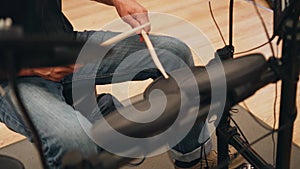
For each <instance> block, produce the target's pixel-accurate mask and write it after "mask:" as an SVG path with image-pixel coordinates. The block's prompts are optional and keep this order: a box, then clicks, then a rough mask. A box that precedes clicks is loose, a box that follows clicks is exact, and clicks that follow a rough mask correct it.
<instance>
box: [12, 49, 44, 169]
mask: <svg viewBox="0 0 300 169" xmlns="http://www.w3.org/2000/svg"><path fill="white" fill-rule="evenodd" d="M6 54H7V55H8V56H7V58H8V59H7V65H8V70H10V75H9V76H8V82H9V86H10V87H11V90H12V97H13V100H14V101H15V104H16V105H15V106H17V107H18V108H19V110H20V113H21V114H22V117H23V120H24V122H25V124H26V126H27V127H28V129H29V130H30V132H31V136H32V140H33V142H34V143H35V146H36V149H37V151H38V154H39V157H40V160H41V163H42V166H43V169H47V168H48V166H47V163H46V157H45V155H44V153H43V148H42V142H41V138H40V136H39V134H38V131H37V129H36V128H35V126H34V124H33V122H32V121H31V118H30V115H29V113H28V112H27V110H26V107H25V105H24V104H23V102H22V99H21V96H20V92H19V89H18V86H17V82H16V77H17V72H16V67H17V66H16V65H15V59H14V55H13V53H10V52H6Z"/></svg>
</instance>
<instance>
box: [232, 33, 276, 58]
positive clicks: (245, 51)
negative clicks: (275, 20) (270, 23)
mask: <svg viewBox="0 0 300 169" xmlns="http://www.w3.org/2000/svg"><path fill="white" fill-rule="evenodd" d="M274 38H275V36H273V37H271V39H269V40H268V41H267V42H265V43H263V44H261V45H258V46H256V47H253V48H251V49H248V50H244V51H241V52H236V53H234V55H239V54H244V53H248V52H251V51H254V50H256V49H259V48H261V47H264V46H266V45H267V44H269V43H270V42H272V41H273V40H274Z"/></svg>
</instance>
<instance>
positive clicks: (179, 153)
mask: <svg viewBox="0 0 300 169" xmlns="http://www.w3.org/2000/svg"><path fill="white" fill-rule="evenodd" d="M92 33H93V32H78V33H77V38H79V39H84V40H87V39H88V38H89V37H90V35H91V34H92ZM115 35H116V33H113V32H98V33H97V38H99V40H100V41H104V40H105V39H108V38H110V37H112V36H115ZM151 41H152V42H153V44H154V45H155V50H156V51H157V53H158V56H159V57H160V61H161V62H162V64H163V66H164V68H165V69H166V71H167V72H170V71H173V70H176V69H179V68H181V67H183V66H186V65H188V66H190V67H191V66H193V65H194V64H193V60H192V55H191V52H190V50H189V48H188V47H187V46H186V45H185V44H184V43H182V42H181V41H179V40H177V39H174V38H171V37H163V36H151ZM171 55H172V56H176V58H177V59H178V58H179V59H180V60H182V61H183V62H178V60H176V59H174V57H169V56H171ZM124 59H127V60H126V64H121V62H122V61H124ZM183 63H184V64H183ZM149 65H150V66H149ZM87 66H92V63H89V64H87ZM116 69H118V71H115V70H116ZM141 69H144V70H143V71H141V72H140V73H137V71H140V70H141ZM86 70H94V69H82V70H79V74H80V75H81V76H80V78H77V79H73V81H74V80H75V81H82V82H83V83H84V82H85V81H86V80H87V79H89V78H95V84H107V83H112V82H121V81H129V80H144V79H148V78H152V79H155V78H157V77H159V76H161V74H160V72H159V71H158V70H156V69H155V66H154V64H153V62H152V59H151V57H150V56H149V54H148V50H147V48H146V46H145V45H144V43H141V42H139V36H132V37H130V38H128V39H125V40H123V41H121V42H120V43H118V44H116V45H115V46H114V47H113V48H112V49H111V50H110V51H109V52H108V53H107V55H106V56H105V57H104V59H103V60H102V62H101V65H100V66H98V67H97V72H88V71H86ZM93 73H95V74H96V77H91V76H90V75H91V74H93ZM132 74H134V75H135V76H134V77H132ZM112 77H114V79H113V80H112ZM17 82H18V87H19V90H20V95H21V98H22V100H23V102H24V104H25V106H26V108H27V109H28V112H29V114H30V116H31V119H32V121H33V123H34V125H35V126H36V128H37V129H38V133H39V135H40V137H41V141H42V144H43V151H44V154H45V156H46V158H47V164H48V166H49V168H51V169H58V168H61V165H62V164H61V158H62V157H63V155H64V153H66V152H67V151H70V150H74V149H76V150H78V151H79V152H81V153H82V154H83V155H86V156H88V155H90V154H95V153H97V152H99V149H100V148H99V147H98V146H97V145H96V144H95V143H94V142H93V141H92V140H91V139H90V138H89V137H88V136H87V134H86V132H85V131H84V130H83V129H82V125H83V126H85V125H86V126H90V125H91V121H92V119H93V117H90V116H88V115H82V114H81V113H80V112H79V111H78V110H75V109H74V107H72V106H71V105H70V104H67V103H66V97H65V95H64V88H65V90H67V89H68V87H70V85H71V83H72V75H70V76H67V77H66V78H65V79H64V80H62V81H61V82H53V81H49V80H45V79H42V78H40V77H20V78H18V79H17ZM0 84H1V86H2V87H3V88H4V89H5V91H6V92H7V94H6V95H5V96H3V97H2V96H0V121H1V122H3V123H5V124H6V125H7V127H9V128H10V129H12V130H14V131H16V132H18V133H20V134H23V135H25V136H26V137H27V138H29V139H31V134H30V131H29V130H28V128H27V127H26V126H25V125H24V123H23V121H22V119H21V118H20V115H19V113H18V110H17V109H16V108H15V107H14V106H13V104H12V101H11V98H10V95H9V94H8V93H9V92H10V89H9V88H8V86H7V82H6V81H1V83H0ZM104 100H105V99H104ZM98 105H99V107H104V108H102V109H101V108H100V110H101V111H103V112H96V113H93V114H94V115H93V116H97V114H99V113H102V114H107V113H109V112H110V111H111V109H109V108H105V107H109V106H111V105H110V104H107V103H106V102H103V101H101V99H100V100H98ZM78 116H79V118H82V119H85V118H86V117H89V118H88V119H89V120H90V121H88V120H85V123H84V124H83V123H82V122H81V123H79V122H78ZM202 127H203V123H199V124H197V125H195V126H194V128H193V129H192V130H191V131H190V133H189V134H188V135H187V137H186V138H184V139H183V140H182V141H181V142H180V143H179V144H178V145H177V146H175V147H174V148H173V149H172V151H171V152H170V153H171V157H173V158H174V159H175V160H179V161H184V162H189V161H193V160H195V159H197V158H199V157H200V147H201V144H200V143H198V137H199V134H200V131H201V129H202ZM205 147H207V149H208V150H207V151H206V152H209V149H210V147H211V144H210V143H209V144H208V146H205Z"/></svg>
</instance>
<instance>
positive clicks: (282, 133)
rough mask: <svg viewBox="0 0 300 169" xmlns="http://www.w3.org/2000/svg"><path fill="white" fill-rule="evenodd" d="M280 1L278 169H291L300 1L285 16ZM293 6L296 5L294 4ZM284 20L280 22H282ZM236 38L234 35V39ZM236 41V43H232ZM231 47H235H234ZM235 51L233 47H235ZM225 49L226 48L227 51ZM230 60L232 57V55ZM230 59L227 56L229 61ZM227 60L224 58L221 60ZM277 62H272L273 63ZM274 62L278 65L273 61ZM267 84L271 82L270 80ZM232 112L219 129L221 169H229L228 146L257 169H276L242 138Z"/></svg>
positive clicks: (277, 29)
mask: <svg viewBox="0 0 300 169" xmlns="http://www.w3.org/2000/svg"><path fill="white" fill-rule="evenodd" d="M280 3H281V2H280V1H279V0H276V2H275V7H274V9H275V11H274V34H275V35H278V36H279V38H280V39H282V42H283V46H282V58H281V59H278V60H277V62H276V63H278V64H277V65H274V64H273V65H272V66H271V67H276V69H277V70H279V71H275V72H276V73H277V77H278V78H279V79H281V81H282V90H281V100H280V115H279V129H278V138H277V140H278V141H277V154H276V164H275V168H276V169H289V168H290V159H291V146H292V137H293V126H294V120H295V118H296V115H297V108H296V94H297V83H298V80H299V73H300V67H299V64H300V54H299V53H300V38H298V37H300V20H299V13H300V12H299V11H300V3H299V1H298V2H296V1H293V3H294V4H293V5H294V6H292V5H290V6H289V9H286V11H284V12H285V13H283V11H280V12H282V13H281V16H280V17H279V16H278V15H279V13H278V11H276V10H281V5H280ZM291 3H292V2H291ZM232 9H233V0H230V15H229V17H230V19H229V21H230V25H229V26H230V29H229V30H230V32H229V34H230V35H232V32H231V31H232V16H233V14H232V13H233V11H232ZM278 18H280V20H278ZM231 38H232V36H230V39H231ZM230 42H232V40H230ZM230 46H231V45H230ZM232 48H233V47H232ZM223 49H224V48H223ZM229 57H232V55H231V56H229ZM227 58H228V57H224V59H227ZM221 59H223V58H221ZM272 61H274V59H273V60H270V61H269V62H270V63H271V62H272ZM272 63H274V62H272ZM266 83H268V82H267V81H266ZM229 116H230V113H229V111H227V110H225V112H224V113H223V116H222V118H221V120H220V123H219V125H218V127H217V131H216V133H217V150H218V165H219V167H218V168H222V169H228V162H229V155H228V145H229V144H230V145H232V146H233V147H234V148H235V149H236V150H237V151H238V152H239V153H240V154H242V156H243V157H244V158H245V159H246V160H247V161H248V162H249V163H250V164H251V165H252V166H254V167H255V168H258V169H271V168H274V167H273V166H272V165H270V164H268V163H267V162H266V161H265V160H264V159H263V158H262V157H261V156H260V155H258V153H256V152H255V151H254V150H253V149H252V148H251V147H249V145H248V144H247V143H246V141H245V140H244V139H243V138H242V137H240V136H239V134H238V132H237V130H236V128H234V127H231V126H230V118H229Z"/></svg>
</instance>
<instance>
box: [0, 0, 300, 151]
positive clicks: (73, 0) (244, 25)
mask: <svg viewBox="0 0 300 169" xmlns="http://www.w3.org/2000/svg"><path fill="white" fill-rule="evenodd" d="M139 2H140V3H142V4H143V5H144V6H145V7H146V8H147V9H148V10H149V12H150V13H152V12H158V13H161V16H162V18H164V17H166V18H170V20H168V19H166V20H163V22H159V19H161V18H157V17H155V15H153V18H152V19H153V23H152V27H153V29H152V31H153V33H157V34H161V33H162V32H164V33H167V34H168V33H169V34H170V35H174V36H176V37H177V38H179V39H181V40H183V41H185V42H186V43H187V44H188V45H189V46H190V47H191V48H192V49H193V50H195V51H194V54H195V62H196V64H197V65H200V64H205V63H206V62H207V61H208V60H209V59H210V58H212V57H213V51H214V50H215V49H218V48H221V47H223V46H224V44H223V42H222V40H221V38H220V36H219V33H218V31H217V29H216V26H215V25H214V23H213V21H212V19H211V16H210V12H209V7H208V1H207V0H186V1H182V0H163V1H147V0H139ZM211 5H212V10H213V13H214V15H215V18H216V20H217V22H218V24H219V27H220V29H221V31H222V33H223V35H224V38H225V40H226V41H227V43H228V2H227V1H224V0H213V1H212V2H211ZM260 5H262V6H261V7H260V8H259V11H260V12H261V14H262V16H263V18H264V20H265V22H266V25H267V29H268V30H269V32H270V34H272V30H273V28H272V21H273V13H272V12H271V10H269V9H267V8H265V7H263V6H265V4H264V3H260ZM63 10H64V12H65V14H66V15H67V17H68V18H69V19H70V20H71V22H72V24H73V25H74V27H75V29H76V30H85V29H94V30H100V29H103V28H104V29H107V30H112V29H114V28H115V27H113V23H118V22H120V21H119V20H118V16H117V14H116V12H115V10H114V9H113V7H109V6H105V5H102V4H97V3H95V2H93V1H87V0H64V1H63ZM151 16H152V15H151ZM183 25H193V26H194V27H189V26H188V27H184V26H183ZM167 27H168V28H170V27H172V28H173V29H162V28H167ZM187 28H191V30H190V29H187ZM128 29H129V28H128ZM163 30H164V31H163ZM168 30H169V31H170V32H168ZM171 30H176V32H172V31H171ZM200 34H202V35H203V36H201V37H202V39H197V37H199V35H200ZM203 37H206V38H207V39H206V40H205V39H204V40H203ZM266 41H267V38H266V35H265V33H264V30H263V27H262V24H261V22H260V20H259V17H258V16H257V14H256V12H255V10H254V8H253V6H252V4H251V3H249V2H248V1H246V0H235V4H234V39H233V45H234V46H235V51H236V52H240V51H245V50H247V49H250V48H252V47H255V46H258V45H260V44H262V43H264V42H266ZM211 49H214V50H211ZM275 49H276V48H275ZM197 51H201V53H197ZM255 52H260V53H262V54H264V56H265V57H266V58H268V57H270V56H271V51H270V48H269V46H265V47H262V48H260V49H258V50H256V51H255ZM240 56H241V55H236V56H235V57H240ZM150 82H151V81H150V80H148V81H145V82H131V83H126V85H128V86H127V87H128V89H129V90H130V92H129V93H130V96H134V95H136V94H138V93H141V92H143V90H144V88H145V87H146V86H147V84H149V83H150ZM278 86H279V87H278V89H277V90H278V91H280V84H278ZM122 89H124V83H123V84H119V85H114V88H113V91H114V93H119V94H117V97H118V98H119V99H120V100H124V99H126V95H125V94H124V92H122V91H124V90H122ZM299 89H300V85H298V93H297V95H298V100H297V107H300V100H299V98H300V90H299ZM98 90H99V91H101V92H107V91H112V88H111V86H110V85H107V86H99V87H98ZM277 97H278V99H279V98H280V96H279V95H278V96H277ZM274 98H275V85H268V86H267V87H265V88H263V89H261V90H259V91H258V92H257V93H256V94H255V95H254V96H252V97H251V98H249V99H247V100H246V101H245V103H246V104H247V105H248V107H249V109H250V110H251V111H252V112H253V113H254V114H255V115H256V116H257V117H259V118H260V119H262V120H263V121H265V122H266V123H268V124H269V125H270V126H272V125H273V121H274V119H273V104H274ZM278 103H279V101H278V102H277V106H278ZM277 115H278V108H277ZM277 118H278V117H277ZM277 121H278V120H277ZM23 138H24V137H23V136H20V135H18V134H16V133H13V132H11V131H9V130H7V129H6V128H5V127H4V126H3V125H1V126H0V147H3V146H6V145H8V144H11V143H13V142H16V141H18V140H21V139H23ZM293 141H294V142H295V143H296V144H298V145H299V146H300V118H299V117H298V118H297V120H296V122H295V127H294V138H293Z"/></svg>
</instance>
